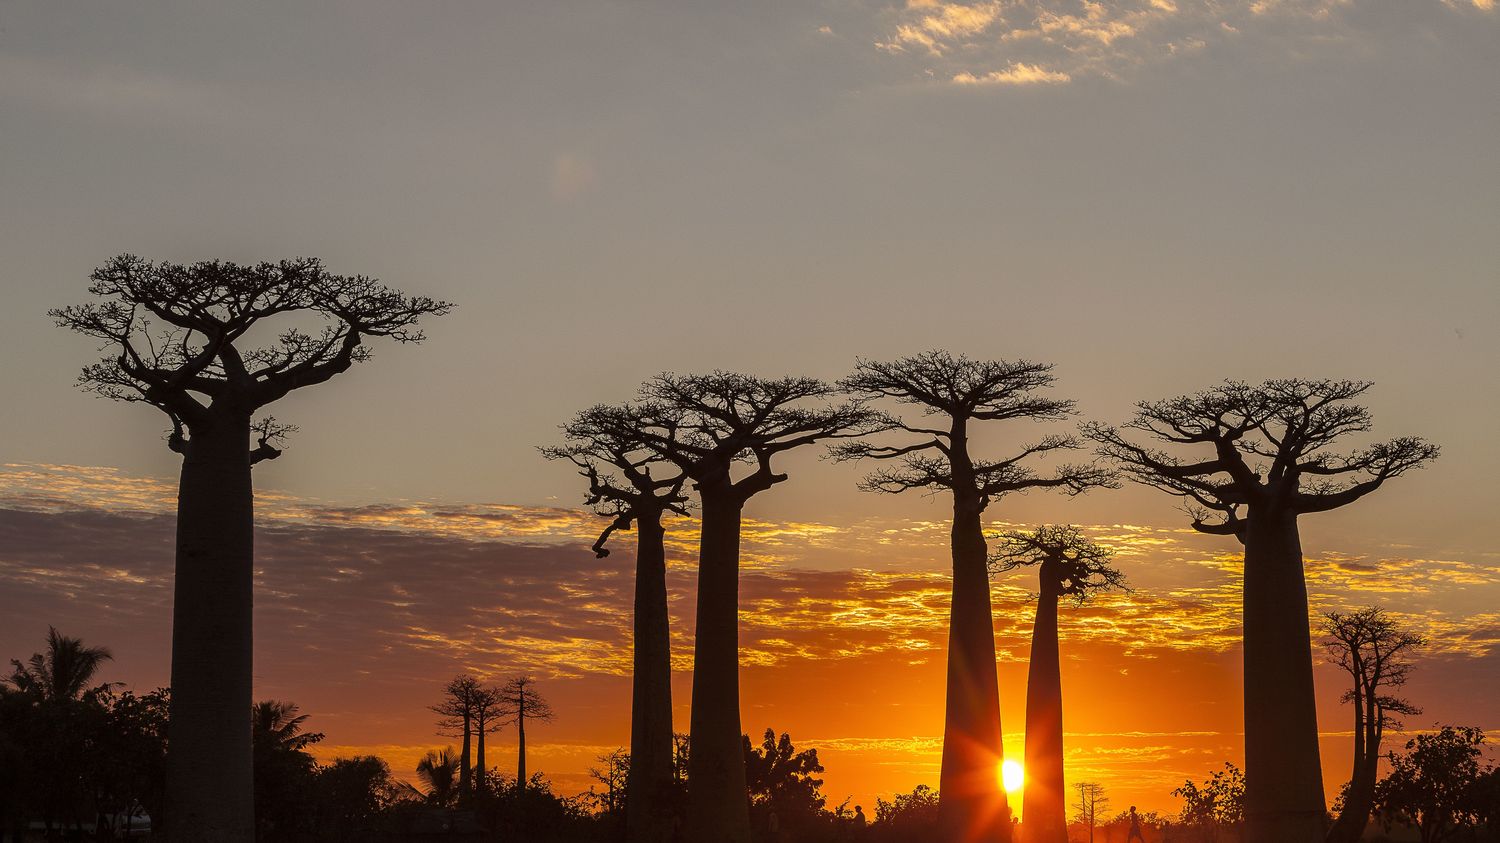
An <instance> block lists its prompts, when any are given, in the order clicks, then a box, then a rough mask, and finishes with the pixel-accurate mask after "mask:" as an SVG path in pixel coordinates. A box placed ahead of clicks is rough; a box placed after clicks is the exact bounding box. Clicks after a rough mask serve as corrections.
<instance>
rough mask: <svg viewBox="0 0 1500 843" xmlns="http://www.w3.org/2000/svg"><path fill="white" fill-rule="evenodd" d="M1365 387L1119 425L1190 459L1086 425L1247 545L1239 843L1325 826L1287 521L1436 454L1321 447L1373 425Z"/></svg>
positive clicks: (1320, 383)
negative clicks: (1242, 827)
mask: <svg viewBox="0 0 1500 843" xmlns="http://www.w3.org/2000/svg"><path fill="white" fill-rule="evenodd" d="M1369 387H1370V384H1369V383H1367V382H1364V381H1333V380H1301V379H1289V380H1271V381H1266V382H1264V383H1262V384H1260V385H1258V386H1251V385H1249V384H1245V383H1241V382H1238V381H1226V382H1225V383H1224V384H1222V385H1220V386H1217V387H1214V388H1212V389H1208V390H1205V391H1203V392H1199V393H1196V394H1193V395H1185V396H1181V397H1178V398H1172V399H1168V400H1165V401H1146V402H1142V403H1140V404H1138V405H1137V413H1136V416H1135V418H1134V419H1133V420H1132V421H1130V422H1129V423H1128V424H1126V425H1125V428H1126V429H1127V430H1130V431H1134V432H1136V433H1138V434H1141V435H1143V436H1144V437H1145V438H1147V439H1151V440H1156V442H1159V443H1166V444H1167V445H1168V446H1171V447H1175V448H1178V449H1197V450H1199V451H1202V452H1204V453H1202V454H1199V455H1195V456H1194V457H1193V458H1192V460H1193V461H1187V460H1185V459H1182V458H1179V457H1178V456H1176V455H1174V454H1171V453H1167V452H1166V451H1163V450H1160V449H1159V447H1157V446H1155V445H1150V444H1140V443H1138V442H1135V441H1133V440H1132V439H1131V438H1128V437H1127V435H1126V434H1125V433H1122V432H1121V431H1120V430H1118V429H1116V428H1112V427H1105V426H1102V425H1090V426H1088V427H1087V428H1086V430H1087V433H1088V435H1089V437H1090V438H1092V439H1094V440H1095V441H1096V442H1098V444H1099V452H1100V453H1101V454H1102V455H1104V456H1106V457H1109V458H1111V459H1113V460H1115V461H1117V462H1118V463H1119V464H1120V465H1121V466H1122V467H1123V469H1124V471H1125V473H1126V475H1127V476H1129V477H1130V478H1131V479H1132V480H1135V481H1136V482H1139V483H1142V484H1145V485H1147V486H1152V487H1155V488H1157V489H1161V490H1163V491H1165V492H1168V493H1170V494H1173V495H1176V496H1178V497H1180V498H1183V499H1184V501H1185V504H1184V507H1185V509H1186V510H1187V512H1188V514H1189V517H1191V518H1192V525H1193V528H1194V529H1196V530H1198V531H1199V532H1203V533H1208V534H1211V535H1218V536H1234V537H1235V538H1236V539H1238V540H1239V542H1240V543H1241V544H1242V545H1243V546H1244V548H1245V575H1244V577H1245V578H1244V649H1245V656H1244V663H1245V667H1244V670H1245V681H1244V687H1245V691H1244V693H1245V820H1246V837H1245V840H1246V843H1313V841H1319V842H1321V841H1322V840H1323V838H1324V834H1325V830H1326V829H1325V825H1326V814H1325V811H1324V804H1323V771H1322V765H1321V762H1320V760H1319V757H1318V713H1317V707H1316V705H1315V699H1314V696H1313V672H1312V643H1311V634H1310V631H1309V626H1308V619H1307V584H1306V581H1305V578H1304V575H1303V563H1302V539H1301V535H1300V532H1299V526H1298V519H1299V518H1300V517H1301V516H1303V515H1306V514H1308V513H1316V512H1327V511H1329V510H1332V509H1337V508H1339V507H1342V506H1346V505H1348V504H1351V503H1353V502H1355V501H1357V500H1359V499H1360V498H1362V497H1364V496H1365V495H1368V494H1370V493H1371V492H1373V491H1375V490H1376V489H1378V488H1380V487H1381V486H1382V485H1383V484H1384V483H1385V482H1386V481H1387V480H1390V479H1391V478H1393V477H1399V476H1400V475H1402V474H1404V473H1406V472H1407V471H1410V470H1412V469H1415V468H1419V467H1421V466H1423V465H1424V464H1426V463H1427V462H1429V461H1430V460H1432V459H1433V458H1435V457H1436V456H1437V454H1438V449H1437V447H1436V446H1434V445H1432V444H1430V443H1428V442H1426V441H1424V440H1422V439H1418V438H1415V437H1403V438H1398V439H1392V440H1390V441H1387V442H1381V443H1378V444H1374V445H1370V446H1368V447H1366V448H1363V449H1359V450H1355V451H1352V452H1349V453H1343V454H1337V453H1331V452H1330V451H1329V448H1330V447H1331V446H1333V444H1334V443H1335V442H1336V441H1338V440H1340V439H1342V438H1344V437H1346V436H1351V435H1359V434H1362V433H1365V432H1366V431H1368V430H1369V429H1370V427H1371V417H1370V412H1369V410H1368V409H1366V408H1365V407H1363V406H1360V405H1358V404H1355V403H1353V402H1354V401H1355V399H1357V398H1359V396H1360V395H1362V394H1364V392H1365V391H1366V390H1367V389H1369Z"/></svg>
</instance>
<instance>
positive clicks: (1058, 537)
mask: <svg viewBox="0 0 1500 843" xmlns="http://www.w3.org/2000/svg"><path fill="white" fill-rule="evenodd" d="M1112 556H1113V551H1111V550H1109V549H1108V548H1106V547H1102V546H1100V545H1098V544H1095V543H1094V542H1092V541H1090V540H1089V539H1088V538H1087V537H1085V536H1084V535H1083V534H1082V533H1081V532H1079V531H1078V530H1077V528H1074V527H1060V526H1053V525H1047V526H1043V527H1039V528H1037V529H1036V530H1035V531H1033V532H1030V533H1021V532H1009V533H1003V534H1001V536H1000V537H999V541H998V543H997V545H996V548H995V551H994V553H992V554H991V555H990V571H991V572H992V573H997V574H998V573H1005V572H1007V571H1013V570H1016V569H1017V568H1025V567H1031V566H1036V567H1037V573H1038V577H1039V581H1038V586H1039V590H1038V596H1037V604H1036V622H1035V624H1034V625H1033V626H1032V630H1031V661H1030V664H1029V667H1028V671H1027V675H1026V768H1025V769H1026V790H1025V796H1024V797H1023V802H1022V807H1021V815H1022V816H1024V817H1025V818H1026V843H1068V805H1067V793H1066V792H1065V790H1064V789H1063V721H1062V662H1061V658H1060V655H1059V652H1058V634H1057V604H1058V602H1059V601H1060V600H1062V598H1064V597H1069V598H1072V599H1073V600H1074V601H1076V602H1077V603H1079V604H1082V603H1083V601H1085V600H1087V599H1088V598H1089V597H1090V596H1092V595H1094V594H1097V593H1099V592H1101V591H1107V590H1109V589H1111V588H1124V587H1125V575H1124V574H1122V573H1120V571H1119V570H1118V569H1117V568H1115V567H1114V565H1113V564H1111V561H1110V560H1111V557H1112Z"/></svg>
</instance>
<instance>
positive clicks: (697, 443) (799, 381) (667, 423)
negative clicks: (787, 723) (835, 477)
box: [631, 372, 880, 843]
mask: <svg viewBox="0 0 1500 843" xmlns="http://www.w3.org/2000/svg"><path fill="white" fill-rule="evenodd" d="M837 394H838V389H837V388H835V387H834V386H832V385H830V384H827V383H824V382H823V381H819V380H814V379H812V378H799V377H788V378H778V379H766V378H757V377H751V376H749V375H742V374H735V373H730V372H714V373H712V374H707V375H672V374H663V375H659V376H657V377H655V378H653V379H651V380H649V381H647V382H646V384H645V385H643V386H642V387H641V396H640V397H641V400H640V401H639V402H638V403H637V404H635V405H633V407H634V412H633V413H632V416H633V418H632V419H631V435H633V436H636V437H639V441H640V442H641V443H642V444H643V445H645V446H646V447H648V448H649V449H651V450H652V451H654V452H655V453H656V455H657V456H659V457H661V459H663V460H664V461H666V462H668V463H670V464H671V465H673V466H674V467H675V468H676V469H677V470H678V471H680V472H682V473H683V474H684V475H686V476H687V478H688V480H689V482H691V483H692V484H693V488H694V489H695V490H697V492H698V499H699V502H700V504H701V506H702V531H701V534H700V537H699V551H698V605H697V633H696V635H695V637H694V642H693V704H692V713H691V716H690V721H691V725H690V734H691V735H692V752H691V753H689V756H688V770H689V772H688V794H689V797H688V814H687V823H686V835H687V838H688V839H691V840H716V841H718V840H722V841H728V843H747V841H749V839H750V814H749V809H748V805H747V804H746V801H745V759H744V753H743V751H742V747H741V739H740V736H741V732H740V694H739V561H740V521H741V517H742V513H743V511H744V507H745V504H746V502H748V501H749V500H750V499H751V498H752V497H753V496H755V495H757V494H759V493H761V492H764V491H765V490H767V489H770V488H771V487H772V486H774V485H776V484H778V483H782V482H785V481H786V479H787V475H785V474H779V473H777V472H776V471H775V469H774V468H773V467H772V462H773V460H774V459H775V457H776V456H777V455H778V454H782V453H785V452H787V451H790V450H793V449H796V448H801V447H805V446H808V445H813V444H816V443H818V442H823V441H827V440H831V439H839V438H845V437H850V436H859V435H863V434H865V433H868V432H871V431H873V430H875V429H877V428H878V426H879V422H880V417H879V415H878V414H877V413H875V412H873V411H871V410H869V409H868V408H866V407H865V406H864V405H863V403H861V402H858V401H840V402H837V403H828V402H830V399H833V398H835V397H836V396H837ZM809 402H820V403H819V404H817V405H814V406H808V403H809ZM741 466H744V467H746V469H747V470H745V471H737V469H739V468H740V467H741Z"/></svg>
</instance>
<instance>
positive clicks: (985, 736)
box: [834, 351, 1114, 843]
mask: <svg viewBox="0 0 1500 843" xmlns="http://www.w3.org/2000/svg"><path fill="white" fill-rule="evenodd" d="M1053 381H1054V378H1053V376H1052V367H1051V366H1049V365H1046V364H1042V363H1030V362H1026V361H1005V360H970V359H969V358H967V357H962V356H955V355H953V354H950V353H948V352H946V351H929V352H926V353H924V354H919V355H917V356H915V357H907V358H904V359H901V360H896V361H893V362H889V363H877V362H873V361H864V360H862V361H860V362H859V363H858V365H857V366H856V368H855V371H854V374H852V375H850V376H849V377H847V378H845V379H844V381H843V382H842V385H843V386H844V388H845V389H847V390H849V391H850V392H852V393H854V394H856V395H860V396H863V397H866V398H871V399H877V398H888V399H893V400H895V401H896V402H898V403H901V404H910V405H914V406H915V407H917V408H919V409H920V411H921V414H922V415H923V416H926V417H928V418H931V419H932V421H930V422H918V421H915V420H908V419H900V420H895V421H894V422H893V424H894V426H895V427H896V428H897V429H899V430H902V431H904V432H906V433H908V434H911V435H912V436H914V437H916V439H915V441H912V442H910V443H908V444H902V445H889V446H885V445H877V444H874V443H871V442H852V443H848V444H846V445H843V446H840V447H838V448H835V449H834V455H835V457H836V458H838V459H875V460H893V461H895V463H896V464H895V465H893V466H891V467H888V468H884V469H881V470H878V471H876V472H875V473H873V474H871V475H870V476H869V477H867V478H866V479H865V481H864V482H863V483H862V484H861V488H863V489H865V490H866V491H872V492H887V493H898V492H904V491H907V490H910V489H924V490H933V491H940V490H946V491H947V492H948V493H949V494H950V495H952V498H953V524H952V533H951V536H950V546H951V549H952V554H953V603H952V609H951V610H950V611H951V614H950V617H949V621H948V680H947V712H946V716H945V720H944V724H943V760H942V769H941V771H940V773H939V781H940V787H939V791H940V793H939V797H938V798H939V805H938V807H939V815H940V823H941V825H942V834H943V837H944V840H945V843H969V841H991V840H1002V841H1008V840H1010V835H1011V824H1010V807H1009V805H1008V804H1007V803H1006V798H1005V790H1004V789H1003V788H1002V787H1001V784H1000V777H999V774H998V772H997V771H998V770H999V768H1000V764H1001V762H1002V761H1003V760H1004V755H1005V752H1004V747H1003V746H1002V742H1001V732H1000V691H999V687H998V685H997V682H996V676H995V627H994V619H993V617H992V616H991V614H990V582H989V573H988V570H987V567H986V559H987V556H988V553H987V548H986V546H985V540H984V526H983V516H984V512H985V510H986V508H987V507H989V505H990V504H991V503H993V502H994V501H996V500H999V499H1000V498H1002V497H1004V496H1005V495H1008V494H1011V493H1012V492H1023V491H1026V490H1028V489H1061V490H1063V491H1065V492H1067V493H1069V494H1078V493H1080V492H1083V491H1086V490H1088V489H1090V488H1093V487H1096V486H1108V485H1111V484H1112V483H1113V482H1114V481H1113V480H1112V478H1111V476H1110V474H1109V472H1107V471H1105V470H1103V469H1101V468H1098V467H1096V466H1092V465H1081V466H1075V465H1063V466H1060V467H1058V468H1057V469H1056V470H1055V472H1054V473H1053V474H1052V475H1051V476H1040V475H1038V474H1037V473H1036V472H1035V471H1034V470H1033V469H1032V468H1031V467H1030V466H1028V465H1027V464H1026V463H1027V461H1028V459H1029V458H1030V457H1034V456H1039V455H1043V454H1047V453H1049V452H1054V451H1067V450H1073V449H1076V448H1078V447H1079V443H1078V441H1077V440H1076V439H1074V438H1072V437H1070V436H1046V437H1043V438H1042V439H1040V440H1039V441H1037V442H1036V443H1034V444H1031V445H1026V446H1023V447H1022V448H1021V449H1020V450H1019V451H1018V452H1017V453H1015V454H1014V455H1013V456H1010V457H1008V458H1006V459H998V460H984V459H976V458H975V457H974V456H973V455H972V454H971V453H970V438H971V437H972V436H973V435H974V433H975V431H974V428H975V427H976V426H978V425H977V424H976V423H978V422H999V421H1006V420H1011V419H1027V420H1032V421H1049V420H1061V419H1065V418H1067V417H1068V416H1070V415H1072V413H1073V402H1071V401H1066V400H1062V399H1057V398H1047V397H1044V396H1042V395H1041V394H1039V393H1040V392H1041V391H1042V390H1044V389H1046V388H1048V387H1050V386H1052V384H1053Z"/></svg>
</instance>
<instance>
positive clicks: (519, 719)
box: [497, 676, 552, 790]
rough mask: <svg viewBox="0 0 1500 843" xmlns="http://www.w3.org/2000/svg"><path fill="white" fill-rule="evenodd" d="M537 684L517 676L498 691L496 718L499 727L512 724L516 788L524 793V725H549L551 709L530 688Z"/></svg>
mask: <svg viewBox="0 0 1500 843" xmlns="http://www.w3.org/2000/svg"><path fill="white" fill-rule="evenodd" d="M535 684H536V680H534V679H532V678H531V677H530V676H518V677H516V678H515V679H512V680H510V681H509V682H506V683H505V684H504V685H503V686H501V687H500V689H499V693H498V695H497V696H498V697H499V703H498V711H497V715H498V717H499V720H500V722H501V723H504V724H506V725H510V724H514V725H515V727H516V740H517V743H518V744H519V748H518V750H517V752H516V787H518V788H520V789H522V790H525V789H526V721H528V720H530V721H532V722H535V723H551V722H552V706H551V705H548V703H547V701H546V700H545V699H543V698H542V695H541V694H538V693H537V692H536V688H534V687H532V686H534V685H535Z"/></svg>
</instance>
